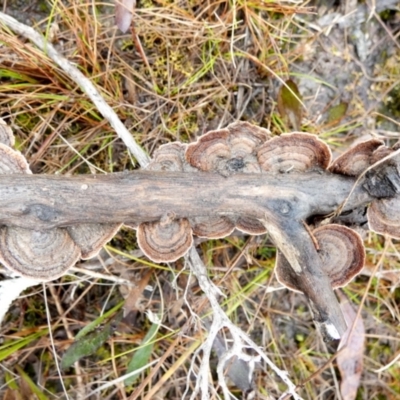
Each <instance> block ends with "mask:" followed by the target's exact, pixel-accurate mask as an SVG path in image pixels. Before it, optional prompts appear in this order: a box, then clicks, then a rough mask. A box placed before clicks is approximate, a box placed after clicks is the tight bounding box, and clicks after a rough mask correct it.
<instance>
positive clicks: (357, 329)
mask: <svg viewBox="0 0 400 400" xmlns="http://www.w3.org/2000/svg"><path fill="white" fill-rule="evenodd" d="M338 294H339V299H340V308H341V310H342V313H343V315H344V318H345V320H346V324H347V330H346V332H345V333H344V335H343V337H342V339H341V340H340V343H339V348H338V351H339V354H338V355H337V358H336V361H337V365H338V368H339V371H340V375H341V376H342V382H341V383H340V393H341V395H342V399H343V400H354V399H355V398H356V396H357V390H358V387H359V385H360V379H361V373H362V370H363V356H364V349H365V344H364V342H365V328H364V323H363V320H362V318H361V316H359V317H358V318H357V313H356V311H355V310H354V308H353V306H352V304H351V303H350V300H349V299H348V298H346V296H345V295H344V294H342V293H341V292H338Z"/></svg>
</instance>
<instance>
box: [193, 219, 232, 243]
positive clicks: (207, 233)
mask: <svg viewBox="0 0 400 400" xmlns="http://www.w3.org/2000/svg"><path fill="white" fill-rule="evenodd" d="M189 222H190V225H191V227H192V230H193V234H194V235H196V236H198V237H203V238H208V239H219V238H223V237H226V236H229V235H230V234H231V233H232V232H233V231H234V229H235V224H234V222H233V221H232V220H231V219H230V218H228V217H225V216H219V217H209V216H206V217H194V218H190V219H189Z"/></svg>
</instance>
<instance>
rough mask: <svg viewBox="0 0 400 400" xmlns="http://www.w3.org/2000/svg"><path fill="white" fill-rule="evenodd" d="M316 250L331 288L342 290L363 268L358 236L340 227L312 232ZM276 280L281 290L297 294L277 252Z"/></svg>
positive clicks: (286, 264) (287, 266) (293, 279)
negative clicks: (281, 286)
mask: <svg viewBox="0 0 400 400" xmlns="http://www.w3.org/2000/svg"><path fill="white" fill-rule="evenodd" d="M312 234H313V236H314V239H315V242H316V244H317V246H318V248H317V250H318V254H319V256H320V258H321V266H322V269H323V272H324V273H326V274H327V275H328V276H329V279H330V281H331V285H332V287H333V288H334V289H335V288H338V287H343V286H346V285H347V284H348V283H349V282H350V281H351V280H352V279H353V278H354V277H355V276H356V275H357V274H358V273H359V272H360V271H361V269H362V268H363V266H364V261H365V251H364V245H363V242H362V239H361V237H360V235H359V234H358V233H357V232H355V231H353V230H352V229H350V228H347V227H346V226H343V225H337V224H329V225H324V226H321V227H319V228H317V229H315V230H314V231H313V232H312ZM275 273H276V277H277V279H278V281H279V282H281V283H282V284H283V285H284V286H286V287H287V288H289V289H292V290H294V291H300V292H301V286H302V285H301V282H299V277H300V276H299V275H297V274H296V273H295V272H294V270H293V268H292V267H291V266H290V264H289V262H288V261H287V259H286V258H285V256H284V255H283V254H281V253H280V252H278V255H277V259H276V267H275Z"/></svg>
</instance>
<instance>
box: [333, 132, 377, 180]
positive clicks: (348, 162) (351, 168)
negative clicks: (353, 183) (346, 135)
mask: <svg viewBox="0 0 400 400" xmlns="http://www.w3.org/2000/svg"><path fill="white" fill-rule="evenodd" d="M380 147H382V148H384V147H385V146H383V142H382V141H381V140H378V139H371V140H367V141H365V142H361V143H358V144H356V145H355V146H354V147H352V148H350V149H349V150H347V151H346V152H344V153H343V154H342V155H341V156H340V157H338V158H336V160H334V161H333V163H332V165H331V166H330V167H329V171H331V172H333V173H334V174H341V175H348V176H359V175H360V174H361V173H363V172H364V171H365V170H366V169H367V168H369V167H370V166H371V165H372V164H373V163H374V158H373V157H374V154H375V153H376V151H377V150H378V149H379V148H380ZM375 157H376V156H375Z"/></svg>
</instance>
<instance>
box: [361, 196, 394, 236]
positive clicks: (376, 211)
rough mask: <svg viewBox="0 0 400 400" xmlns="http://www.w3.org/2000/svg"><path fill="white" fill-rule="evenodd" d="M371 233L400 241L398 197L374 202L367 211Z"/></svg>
mask: <svg viewBox="0 0 400 400" xmlns="http://www.w3.org/2000/svg"><path fill="white" fill-rule="evenodd" d="M367 217H368V226H369V229H370V230H371V231H374V232H376V233H380V234H381V235H389V236H391V237H393V238H395V239H400V195H397V196H394V197H392V198H388V199H380V200H374V201H373V202H372V203H371V205H370V206H369V207H368V211H367Z"/></svg>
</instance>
